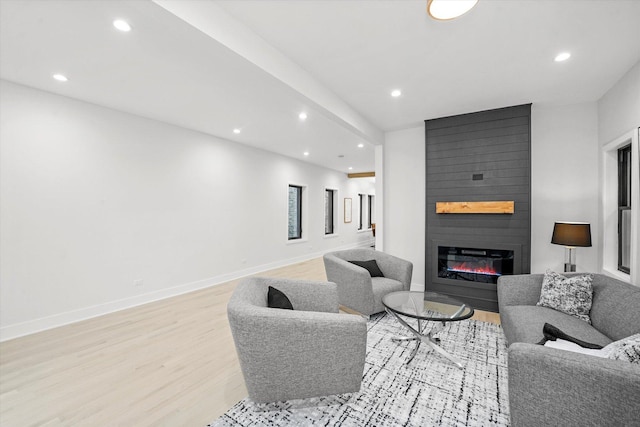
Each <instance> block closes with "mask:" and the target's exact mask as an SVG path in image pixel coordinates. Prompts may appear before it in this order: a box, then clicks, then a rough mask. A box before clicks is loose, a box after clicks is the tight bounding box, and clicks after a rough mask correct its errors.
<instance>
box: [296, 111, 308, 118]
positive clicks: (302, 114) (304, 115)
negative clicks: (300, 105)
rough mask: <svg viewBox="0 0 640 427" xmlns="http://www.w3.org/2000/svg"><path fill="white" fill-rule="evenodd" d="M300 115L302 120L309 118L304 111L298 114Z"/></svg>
mask: <svg viewBox="0 0 640 427" xmlns="http://www.w3.org/2000/svg"><path fill="white" fill-rule="evenodd" d="M298 117H299V118H300V120H307V113H305V112H302V113H300V114H298Z"/></svg>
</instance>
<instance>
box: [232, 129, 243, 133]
mask: <svg viewBox="0 0 640 427" xmlns="http://www.w3.org/2000/svg"><path fill="white" fill-rule="evenodd" d="M240 132H242V131H241V130H240V129H238V128H235V129H234V130H233V133H235V134H236V135H237V134H239V133H240Z"/></svg>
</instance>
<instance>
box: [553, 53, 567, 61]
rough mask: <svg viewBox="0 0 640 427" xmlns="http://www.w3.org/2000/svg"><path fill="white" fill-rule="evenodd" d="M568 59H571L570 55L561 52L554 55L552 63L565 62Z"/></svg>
mask: <svg viewBox="0 0 640 427" xmlns="http://www.w3.org/2000/svg"><path fill="white" fill-rule="evenodd" d="M569 58H571V54H570V53H569V52H562V53H559V54H558V55H556V57H555V59H554V61H556V62H562V61H566V60H567V59H569Z"/></svg>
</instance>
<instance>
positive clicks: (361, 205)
mask: <svg viewBox="0 0 640 427" xmlns="http://www.w3.org/2000/svg"><path fill="white" fill-rule="evenodd" d="M364 196H365V195H364V194H360V193H359V194H358V203H359V209H358V210H359V211H360V212H359V215H358V216H359V218H358V230H363V227H364V200H365V198H364Z"/></svg>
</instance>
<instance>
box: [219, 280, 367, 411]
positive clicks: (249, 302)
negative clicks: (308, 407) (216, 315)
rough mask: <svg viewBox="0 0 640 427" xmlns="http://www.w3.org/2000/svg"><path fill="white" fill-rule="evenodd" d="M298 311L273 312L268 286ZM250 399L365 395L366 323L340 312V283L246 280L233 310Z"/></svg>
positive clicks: (230, 307)
mask: <svg viewBox="0 0 640 427" xmlns="http://www.w3.org/2000/svg"><path fill="white" fill-rule="evenodd" d="M269 286H272V287H274V288H276V289H278V290H280V291H282V292H283V293H284V294H285V295H286V296H287V297H288V298H289V300H290V301H291V304H292V305H293V308H294V309H293V310H286V309H279V308H269V307H268V306H267V292H268V287H269ZM227 315H228V317H229V324H230V326H231V333H232V335H233V340H234V342H235V346H236V351H237V353H238V358H239V360H240V367H241V369H242V374H243V376H244V380H245V384H246V386H247V390H248V392H249V398H251V400H253V401H254V402H258V403H267V402H276V401H284V400H292V399H303V398H308V397H316V396H326V395H332V394H342V393H351V392H357V391H358V390H360V384H361V382H362V375H363V370H364V360H365V354H366V346H367V322H366V321H365V320H364V319H363V318H362V317H360V316H353V315H349V314H340V313H339V312H338V293H337V290H336V285H335V283H329V282H315V281H307V280H291V279H279V278H266V277H249V278H246V279H243V280H242V281H241V282H240V283H239V284H238V286H237V287H236V289H235V290H234V292H233V294H232V296H231V298H230V300H229V303H228V305H227Z"/></svg>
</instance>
